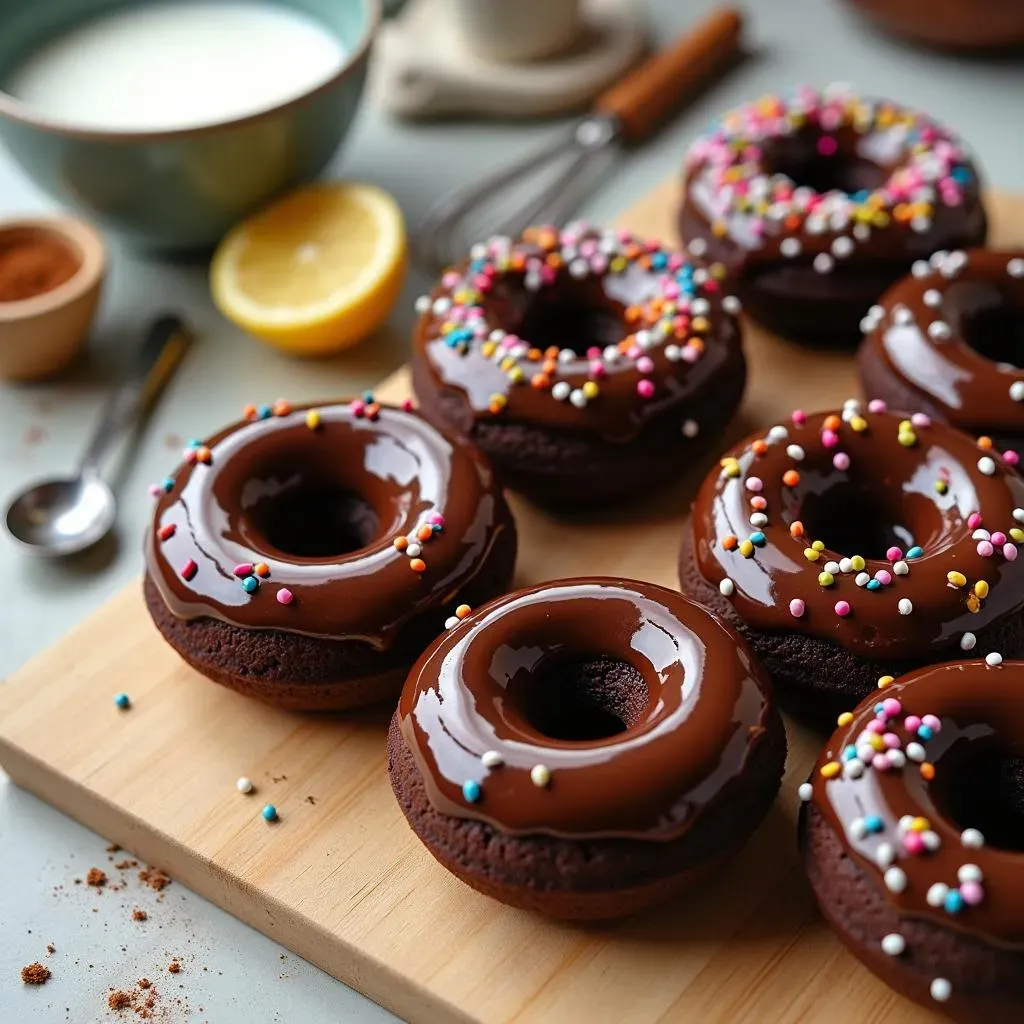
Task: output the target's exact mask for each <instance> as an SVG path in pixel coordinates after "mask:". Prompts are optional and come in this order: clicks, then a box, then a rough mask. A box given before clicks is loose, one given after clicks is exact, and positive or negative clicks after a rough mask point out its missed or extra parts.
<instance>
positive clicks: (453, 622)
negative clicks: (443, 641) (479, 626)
mask: <svg viewBox="0 0 1024 1024" xmlns="http://www.w3.org/2000/svg"><path fill="white" fill-rule="evenodd" d="M461 621H462V619H460V618H459V617H458V615H449V616H448V618H447V619H445V620H444V628H445V629H454V628H455V627H456V626H457V625H458V624H459V623H460V622H461Z"/></svg>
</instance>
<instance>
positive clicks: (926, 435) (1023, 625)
mask: <svg viewBox="0 0 1024 1024" xmlns="http://www.w3.org/2000/svg"><path fill="white" fill-rule="evenodd" d="M1015 463H1016V454H1015V453H1013V452H1002V451H1000V450H999V449H998V448H997V447H996V446H994V445H993V444H992V442H991V441H990V440H989V439H988V438H981V439H979V440H977V441H976V440H975V439H973V438H971V437H969V436H968V435H967V434H964V433H962V432H960V431H958V430H955V429H954V428H952V427H949V426H947V425H945V424H941V423H936V422H933V421H932V420H931V419H930V418H929V417H928V416H926V415H924V414H922V413H916V414H913V415H910V416H904V415H897V414H894V413H891V412H888V411H887V410H886V407H885V403H884V402H881V401H878V400H875V401H872V402H871V403H869V404H868V405H867V407H866V408H862V407H861V404H860V403H859V402H858V401H856V400H854V399H851V400H849V401H848V402H847V403H846V404H845V405H844V406H843V408H842V409H841V410H838V411H836V412H825V413H817V414H814V415H809V414H806V413H804V412H803V411H802V410H796V411H795V412H794V413H793V414H792V416H791V417H790V419H789V420H788V421H787V422H785V423H779V424H776V425H775V426H773V427H772V428H771V429H769V430H767V431H763V432H761V433H758V434H757V435H755V436H753V437H751V438H748V439H747V441H745V442H743V443H742V444H740V445H739V446H737V447H736V448H734V449H733V450H732V451H730V452H728V453H727V454H726V455H725V457H723V458H722V460H721V462H720V465H719V466H718V468H717V469H716V470H715V471H714V472H712V473H711V474H710V475H709V477H708V478H707V480H706V481H705V483H704V485H703V486H702V487H701V489H700V492H699V493H698V496H697V500H696V502H695V504H694V509H693V516H692V520H691V524H690V526H689V527H688V528H687V530H686V531H685V535H684V540H683V545H682V550H681V552H680V562H679V571H680V580H681V583H682V588H683V591H684V593H686V594H688V595H689V596H691V597H693V598H695V599H697V600H699V601H702V602H703V603H704V604H707V605H709V606H710V607H711V608H712V609H713V610H714V611H717V612H718V613H719V614H721V615H722V616H723V617H724V618H726V619H727V621H729V622H731V623H732V624H733V625H735V626H736V627H737V628H738V629H739V630H740V632H741V633H743V634H744V635H745V636H746V637H747V639H748V640H749V641H750V642H751V645H752V646H753V648H754V650H755V651H756V652H757V654H758V655H759V656H760V657H761V659H762V660H763V661H764V662H765V664H766V666H767V667H768V670H769V672H770V674H771V675H772V678H773V680H774V682H775V683H776V685H777V686H778V687H779V690H780V694H781V695H782V696H783V697H785V698H787V699H788V700H789V702H790V703H791V705H792V706H793V709H794V711H796V712H798V713H801V714H802V715H804V716H805V717H807V718H810V719H811V720H814V721H822V720H828V719H831V718H832V717H833V716H834V715H835V714H837V713H838V712H839V711H842V710H844V709H846V708H849V707H851V706H852V705H853V704H855V703H856V702H857V701H859V700H860V699H862V698H863V697H865V696H866V695H867V694H869V693H870V692H872V691H873V690H874V689H875V688H876V686H877V685H878V684H877V680H878V679H879V678H883V679H888V678H890V677H892V676H895V675H898V674H901V673H903V672H906V671H908V670H910V669H911V668H914V667H917V666H920V665H925V664H932V663H935V662H939V661H946V660H949V659H952V658H957V657H977V656H978V655H980V654H987V653H989V652H991V651H998V652H1000V653H1001V654H1003V655H1005V656H1006V657H1013V658H1017V657H1024V614H1022V611H1024V558H1019V557H1018V554H1019V553H1020V552H1021V549H1022V547H1024V480H1022V479H1021V477H1020V476H1019V475H1018V473H1017V471H1016V469H1015V468H1014V464H1015ZM971 652H973V653H971Z"/></svg>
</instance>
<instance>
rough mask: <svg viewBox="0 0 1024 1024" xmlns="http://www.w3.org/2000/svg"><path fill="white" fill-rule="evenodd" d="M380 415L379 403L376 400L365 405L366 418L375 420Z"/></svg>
mask: <svg viewBox="0 0 1024 1024" xmlns="http://www.w3.org/2000/svg"><path fill="white" fill-rule="evenodd" d="M379 415H380V404H379V403H378V402H371V403H370V404H369V405H368V406H367V407H366V418H367V419H368V420H375V419H376V418H377V417H378V416H379Z"/></svg>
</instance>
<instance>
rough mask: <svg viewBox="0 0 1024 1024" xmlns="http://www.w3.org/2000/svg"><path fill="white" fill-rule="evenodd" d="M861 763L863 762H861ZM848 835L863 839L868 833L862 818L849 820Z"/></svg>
mask: <svg viewBox="0 0 1024 1024" xmlns="http://www.w3.org/2000/svg"><path fill="white" fill-rule="evenodd" d="M861 763H862V764H863V762H861ZM849 832H850V837H851V838H853V839H865V838H866V837H867V834H868V826H867V823H866V822H865V821H864V819H863V818H854V819H853V821H851V822H850V828H849Z"/></svg>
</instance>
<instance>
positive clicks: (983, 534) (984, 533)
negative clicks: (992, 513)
mask: <svg viewBox="0 0 1024 1024" xmlns="http://www.w3.org/2000/svg"><path fill="white" fill-rule="evenodd" d="M991 539H992V534H991V533H989V532H988V530H982V529H977V530H975V531H974V533H972V534H971V540H991Z"/></svg>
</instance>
